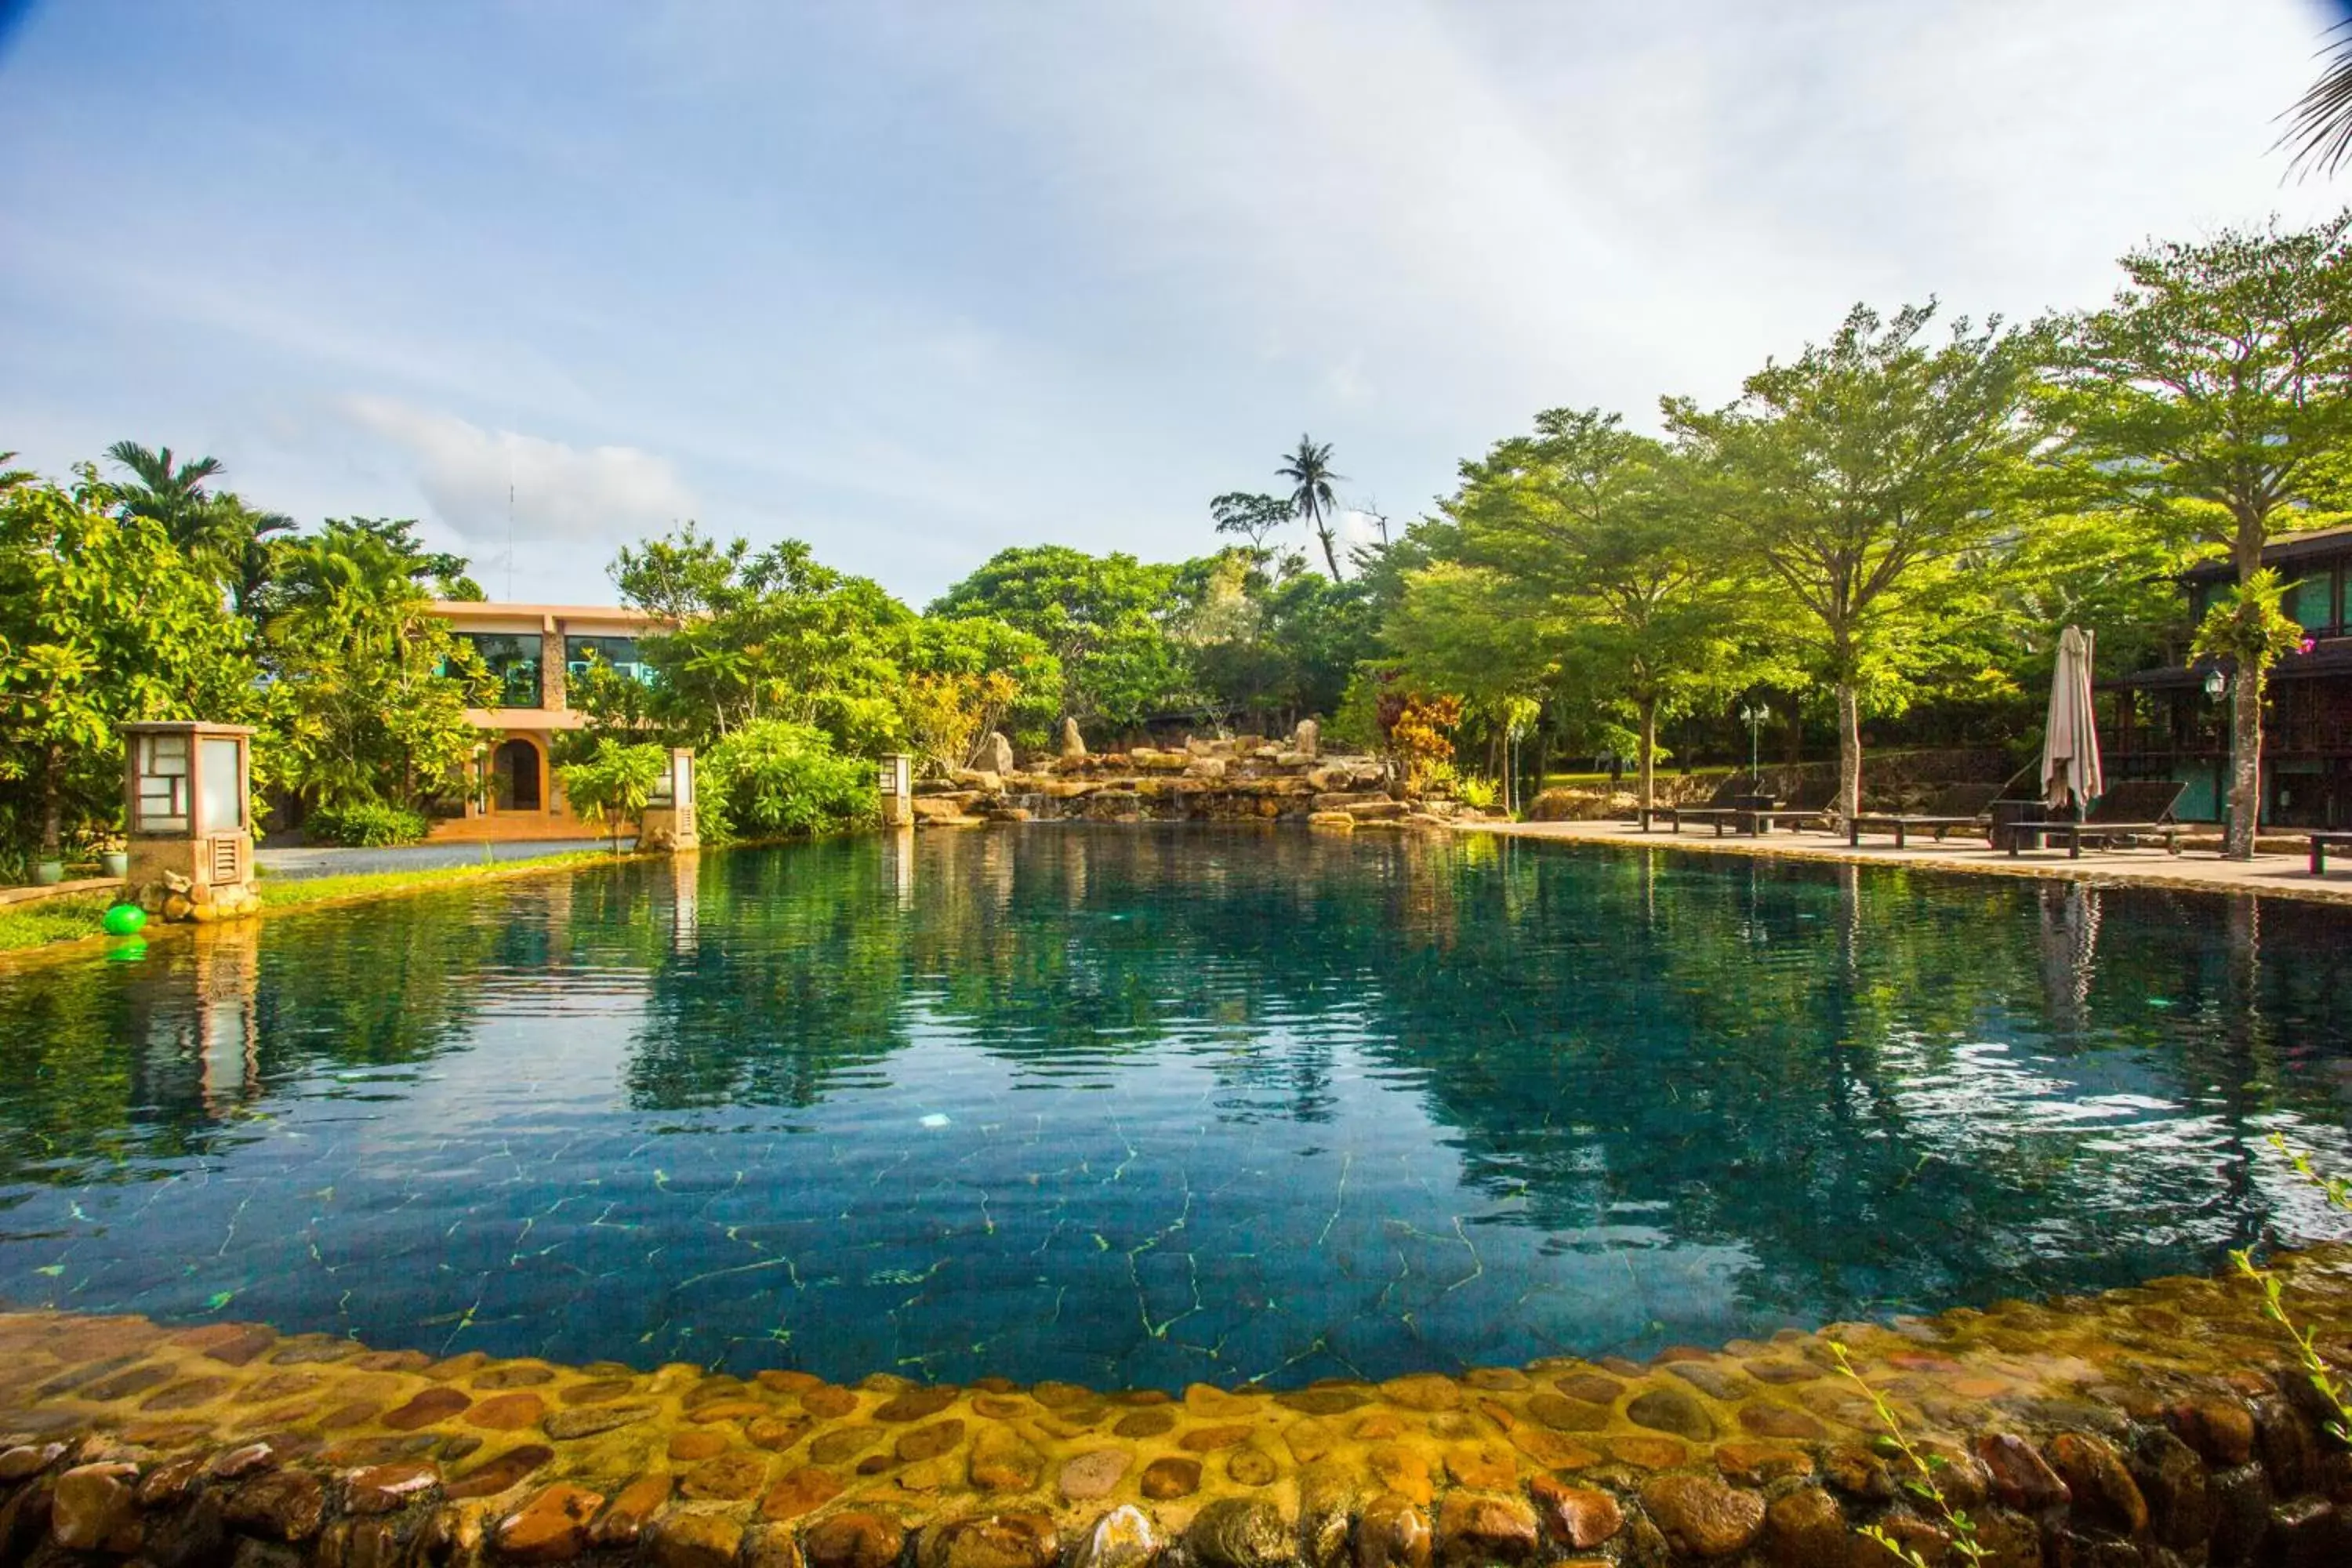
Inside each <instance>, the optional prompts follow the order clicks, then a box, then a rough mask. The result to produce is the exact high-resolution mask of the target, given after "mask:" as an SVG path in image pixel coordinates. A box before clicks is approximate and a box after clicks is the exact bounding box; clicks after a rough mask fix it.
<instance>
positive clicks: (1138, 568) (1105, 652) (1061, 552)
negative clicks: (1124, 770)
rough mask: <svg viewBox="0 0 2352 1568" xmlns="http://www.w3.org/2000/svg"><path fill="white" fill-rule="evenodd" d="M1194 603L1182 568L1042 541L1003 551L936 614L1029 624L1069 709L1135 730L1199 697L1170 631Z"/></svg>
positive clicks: (1085, 718) (945, 598)
mask: <svg viewBox="0 0 2352 1568" xmlns="http://www.w3.org/2000/svg"><path fill="white" fill-rule="evenodd" d="M1187 608H1188V603H1187V600H1186V597H1185V595H1184V594H1183V592H1182V585H1181V582H1180V569H1179V568H1177V567H1174V566H1163V565H1148V564H1145V563H1141V562H1139V561H1137V560H1136V559H1135V557H1133V556H1132V555H1127V554H1122V553H1113V554H1109V555H1089V554H1087V553H1086V552H1084V551H1081V550H1072V549H1069V548H1068V547H1066V546H1064V545H1058V544H1045V545H1038V546H1035V547H1033V548H1017V549H1012V550H1004V551H1000V552H997V553H996V554H995V555H993V556H992V557H991V558H990V559H989V560H988V561H987V562H985V563H983V564H982V566H981V567H980V569H979V570H978V571H976V572H974V573H972V574H971V575H970V576H968V577H966V578H964V579H963V580H962V581H961V582H960V583H957V584H954V585H953V586H951V587H950V588H949V589H948V591H947V592H946V593H945V594H942V595H940V597H939V598H937V599H935V600H934V601H932V603H931V605H930V611H929V613H930V615H932V616H937V617H942V618H964V617H970V616H992V617H994V618H995V619H998V620H1001V621H1003V622H1006V623H1007V624H1009V625H1011V626H1014V627H1016V628H1018V629H1019V630H1021V631H1024V632H1026V633H1028V634H1029V635H1030V636H1032V637H1035V638H1037V639H1038V640H1039V641H1040V642H1042V643H1043V644H1044V645H1045V651H1046V652H1048V653H1050V654H1051V655H1052V656H1053V657H1054V658H1055V662H1056V664H1057V666H1058V668H1060V671H1061V676H1062V710H1063V712H1064V713H1066V714H1067V715H1068V716H1069V717H1070V718H1073V719H1076V720H1077V721H1080V722H1081V723H1086V722H1090V721H1091V722H1098V723H1102V724H1107V725H1108V726H1110V727H1112V728H1113V729H1129V728H1132V727H1133V726H1135V725H1138V724H1140V723H1142V722H1143V721H1145V720H1147V719H1150V718H1151V717H1152V716H1154V715H1155V714H1160V713H1164V712H1168V711H1170V710H1175V709H1181V708H1190V707H1192V706H1194V704H1195V693H1194V690H1193V684H1192V671H1191V669H1190V668H1188V665H1187V661H1186V658H1185V650H1184V649H1183V647H1181V645H1180V644H1179V643H1178V642H1177V641H1176V640H1175V639H1174V638H1173V637H1171V635H1170V626H1171V621H1173V620H1175V619H1177V618H1180V617H1181V616H1182V615H1183V614H1184V613H1185V612H1186V610H1187Z"/></svg>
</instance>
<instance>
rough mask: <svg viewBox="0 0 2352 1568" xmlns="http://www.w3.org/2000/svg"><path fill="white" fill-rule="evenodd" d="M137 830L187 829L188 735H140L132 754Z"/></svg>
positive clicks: (135, 825)
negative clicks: (136, 800) (136, 801)
mask: <svg viewBox="0 0 2352 1568" xmlns="http://www.w3.org/2000/svg"><path fill="white" fill-rule="evenodd" d="M131 773H132V778H133V782H134V784H135V786H136V787H135V790H134V793H135V795H137V797H138V812H137V815H138V820H137V821H136V822H134V823H132V824H131V826H132V828H133V829H134V830H135V831H137V832H141V833H185V832H186V831H187V830H188V738H187V737H186V736H185V735H142V736H140V737H139V745H138V748H137V750H136V752H134V753H133V755H132V767H131Z"/></svg>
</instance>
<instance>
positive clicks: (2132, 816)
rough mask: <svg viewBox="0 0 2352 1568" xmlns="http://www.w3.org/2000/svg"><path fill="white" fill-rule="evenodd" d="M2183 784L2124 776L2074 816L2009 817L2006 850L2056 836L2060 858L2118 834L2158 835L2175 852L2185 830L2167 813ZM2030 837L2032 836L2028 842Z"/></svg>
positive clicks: (2079, 853) (2169, 851)
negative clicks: (2060, 845) (2086, 842)
mask: <svg viewBox="0 0 2352 1568" xmlns="http://www.w3.org/2000/svg"><path fill="white" fill-rule="evenodd" d="M2188 788H2189V786H2188V785H2187V784H2179V783H2177V782H2175V781H2174V780H2171V779H2126V780H2125V781H2124V782H2123V783H2121V784H2113V785H2110V786H2109V787H2108V789H2107V793H2106V794H2105V795H2101V796H2100V797H2099V798H2098V799H2097V800H2096V801H2095V802H2094V803H2093V804H2092V806H2091V809H2090V810H2089V811H2088V812H2087V813H2085V814H2084V816H2083V817H2082V818H2081V820H2079V821H2066V820H2063V819H2061V820H2056V821H2046V822H2012V823H2011V824H2010V825H2009V826H2008V829H2007V831H2008V833H2009V835H2010V839H2009V852H2010V853H2011V855H2015V854H2016V853H2017V852H2018V850H2019V849H2021V848H2026V849H2039V848H2041V847H2043V844H2044V841H2045V840H2048V839H2053V838H2054V839H2057V840H2059V841H2061V842H2063V844H2064V845H2065V846H2066V858H2068V859H2070V860H2079V859H2081V858H2083V843H2084V840H2085V839H2088V840H2089V841H2091V842H2092V843H2094V844H2112V843H2114V842H2115V841H2116V840H2117V839H2119V838H2161V839H2163V840H2164V849H2165V853H2166V854H2168V855H2178V854H2179V853H2180V835H2181V834H2182V833H2183V832H2184V831H2186V829H2184V828H2183V827H2182V826H2180V824H2179V822H2177V821H2175V820H2174V819H2173V816H2172V813H2173V808H2174V807H2176V806H2178V805H2179V804H2180V797H2181V795H2183V794H2184V793H2186V792H2187V790H2188ZM2028 839H2031V840H2032V842H2031V843H2028V842H2027V840H2028Z"/></svg>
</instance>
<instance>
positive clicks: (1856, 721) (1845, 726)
mask: <svg viewBox="0 0 2352 1568" xmlns="http://www.w3.org/2000/svg"><path fill="white" fill-rule="evenodd" d="M1837 708H1838V795H1837V797H1838V815H1839V816H1842V817H1843V818H1844V819H1845V820H1846V821H1848V822H1852V821H1853V819H1854V817H1855V816H1856V815H1858V814H1859V813H1860V812H1861V810H1862V694H1861V693H1860V692H1858V691H1856V690H1855V689H1854V687H1853V682H1852V681H1850V680H1841V681H1839V682H1838V687H1837Z"/></svg>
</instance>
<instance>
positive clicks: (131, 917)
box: [99, 904, 147, 936]
mask: <svg viewBox="0 0 2352 1568" xmlns="http://www.w3.org/2000/svg"><path fill="white" fill-rule="evenodd" d="M99 923H100V925H102V926H104V927H105V928H106V934H107V935H109V936H131V935H134V934H135V933H137V932H139V931H144V930H146V929H147V911H146V910H142V909H141V908H140V907H139V906H138V905H137V904H115V905H113V906H111V907H110V908H109V909H108V910H107V911H106V914H105V916H104V917H103V918H102V919H101V920H100V921H99Z"/></svg>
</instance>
